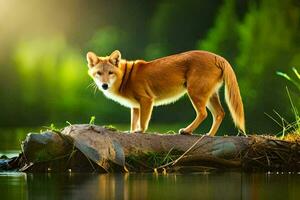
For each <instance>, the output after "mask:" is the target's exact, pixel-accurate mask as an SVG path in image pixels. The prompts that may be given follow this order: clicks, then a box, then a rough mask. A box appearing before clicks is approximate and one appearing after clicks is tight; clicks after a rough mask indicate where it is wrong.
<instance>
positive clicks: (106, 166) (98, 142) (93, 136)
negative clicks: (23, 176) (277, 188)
mask: <svg viewBox="0 0 300 200" xmlns="http://www.w3.org/2000/svg"><path fill="white" fill-rule="evenodd" d="M21 146H22V152H21V153H20V155H19V156H18V157H16V158H12V159H6V160H2V161H1V162H0V168H2V169H5V170H19V171H25V172H37V171H38V172H49V171H53V172H66V171H69V172H70V171H73V172H74V171H75V172H91V171H97V172H104V173H105V172H128V171H129V172H147V171H148V172H149V171H155V172H174V171H185V172H186V171H210V170H228V169H230V170H231V169H236V170H243V171H253V170H256V171H258V170H259V171H299V170H300V145H299V141H297V140H295V141H283V140H279V139H276V138H273V137H265V136H249V137H241V136H215V137H210V136H206V135H204V136H201V135H200V136H199V135H192V136H186V135H178V134H159V133H147V134H130V133H127V132H120V131H118V130H115V129H111V128H106V127H101V126H96V125H91V124H84V125H70V126H68V127H66V128H64V129H63V130H61V131H58V130H49V131H46V132H44V133H41V134H40V133H38V134H36V133H30V134H28V136H27V137H26V139H25V140H24V141H23V142H22V145H21Z"/></svg>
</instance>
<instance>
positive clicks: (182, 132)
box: [178, 128, 192, 135]
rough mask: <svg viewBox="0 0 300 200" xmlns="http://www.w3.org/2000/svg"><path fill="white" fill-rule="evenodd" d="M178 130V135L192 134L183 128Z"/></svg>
mask: <svg viewBox="0 0 300 200" xmlns="http://www.w3.org/2000/svg"><path fill="white" fill-rule="evenodd" d="M178 132H179V134H180V135H192V133H189V132H186V131H184V129H183V128H182V129H180V130H179V131H178Z"/></svg>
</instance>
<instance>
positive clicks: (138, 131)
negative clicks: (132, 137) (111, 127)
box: [131, 130, 144, 134]
mask: <svg viewBox="0 0 300 200" xmlns="http://www.w3.org/2000/svg"><path fill="white" fill-rule="evenodd" d="M131 133H134V134H138V133H144V131H142V130H136V131H133V132H131Z"/></svg>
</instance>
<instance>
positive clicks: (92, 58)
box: [86, 51, 100, 67]
mask: <svg viewBox="0 0 300 200" xmlns="http://www.w3.org/2000/svg"><path fill="white" fill-rule="evenodd" d="M86 59H87V61H88V66H89V67H94V66H95V65H97V64H98V63H99V61H100V60H99V58H98V56H97V55H96V54H95V53H93V52H91V51H90V52H88V53H87V54H86Z"/></svg>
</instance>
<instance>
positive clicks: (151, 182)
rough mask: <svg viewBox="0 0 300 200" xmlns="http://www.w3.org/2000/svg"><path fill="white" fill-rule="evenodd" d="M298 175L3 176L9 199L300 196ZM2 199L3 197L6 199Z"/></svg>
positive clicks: (0, 185) (1, 186) (2, 187)
mask: <svg viewBox="0 0 300 200" xmlns="http://www.w3.org/2000/svg"><path fill="white" fill-rule="evenodd" d="M299 177H300V175H298V174H288V173H285V174H265V173H261V174H245V173H237V172H231V173H213V174H184V175H183V174H168V175H166V176H163V175H158V176H156V175H153V174H130V175H129V174H85V173H81V174H74V173H70V174H65V173H64V174H27V175H26V174H23V173H5V174H0V191H1V193H2V197H3V199H125V200H126V199H186V198H187V199H297V197H299V195H300V179H299ZM1 199H2V198H1Z"/></svg>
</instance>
